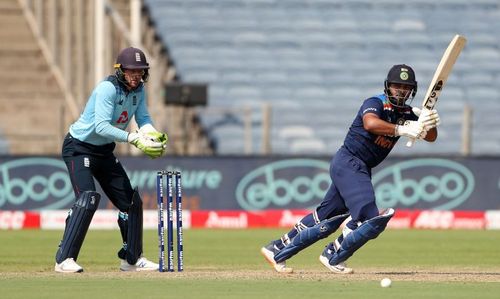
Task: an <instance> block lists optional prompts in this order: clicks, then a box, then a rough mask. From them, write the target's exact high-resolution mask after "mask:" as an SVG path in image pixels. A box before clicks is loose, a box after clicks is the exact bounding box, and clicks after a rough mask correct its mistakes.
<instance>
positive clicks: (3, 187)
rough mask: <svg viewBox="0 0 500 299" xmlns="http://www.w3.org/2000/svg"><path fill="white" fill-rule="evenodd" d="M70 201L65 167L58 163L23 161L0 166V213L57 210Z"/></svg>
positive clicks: (68, 182)
mask: <svg viewBox="0 0 500 299" xmlns="http://www.w3.org/2000/svg"><path fill="white" fill-rule="evenodd" d="M30 173H35V175H31V176H30ZM73 200H74V196H73V190H72V187H71V182H70V180H69V177H68V173H67V171H66V166H65V165H64V162H62V161H60V160H57V159H50V158H26V159H16V160H10V161H7V162H4V163H1V164H0V209H5V208H15V207H16V206H23V205H24V206H23V207H22V208H23V209H33V210H35V209H42V208H44V209H57V208H61V207H65V206H66V205H67V204H68V203H71V202H72V201H73ZM28 201H31V202H28Z"/></svg>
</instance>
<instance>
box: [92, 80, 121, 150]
mask: <svg viewBox="0 0 500 299" xmlns="http://www.w3.org/2000/svg"><path fill="white" fill-rule="evenodd" d="M115 97H116V88H115V86H114V85H113V84H112V83H111V82H109V81H103V82H101V83H99V85H98V86H97V88H96V102H95V131H96V133H97V134H99V135H101V136H103V137H106V138H108V139H112V140H115V141H119V142H127V138H128V132H127V131H124V130H121V129H119V128H117V127H114V126H113V125H111V121H112V119H113V112H114V109H115V104H114V101H115Z"/></svg>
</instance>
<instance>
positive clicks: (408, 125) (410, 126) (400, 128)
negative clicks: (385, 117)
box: [394, 120, 427, 139]
mask: <svg viewBox="0 0 500 299" xmlns="http://www.w3.org/2000/svg"><path fill="white" fill-rule="evenodd" d="M394 135H395V136H406V137H410V138H413V139H424V138H425V136H427V130H425V127H424V124H423V123H421V122H420V121H413V120H407V121H406V122H405V123H404V125H396V127H395V128H394Z"/></svg>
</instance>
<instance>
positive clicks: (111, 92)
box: [69, 76, 152, 145]
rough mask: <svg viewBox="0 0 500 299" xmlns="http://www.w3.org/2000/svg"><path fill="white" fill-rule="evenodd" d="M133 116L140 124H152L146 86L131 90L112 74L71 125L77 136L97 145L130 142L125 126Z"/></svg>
mask: <svg viewBox="0 0 500 299" xmlns="http://www.w3.org/2000/svg"><path fill="white" fill-rule="evenodd" d="M132 116H135V121H136V122H137V124H138V126H139V127H142V126H144V125H145V124H152V121H151V117H150V115H149V112H148V109H147V106H146V93H145V90H144V86H143V85H141V86H139V87H138V88H136V89H135V90H131V91H128V90H127V89H126V88H125V86H123V84H121V83H119V82H118V81H117V80H116V77H114V76H110V77H108V79H107V80H105V81H102V82H101V83H99V84H98V85H97V86H96V88H95V89H94V91H93V92H92V94H91V96H90V97H89V99H88V101H87V105H86V106H85V109H84V111H83V113H82V114H81V115H80V118H79V119H78V120H77V121H76V122H75V123H73V124H72V125H71V126H70V128H69V133H70V134H71V135H72V136H73V138H76V139H78V140H80V141H83V142H86V143H90V144H93V145H104V144H109V143H112V142H114V141H118V142H127V137H128V132H127V131H125V128H127V126H128V124H129V122H130V120H131V119H132Z"/></svg>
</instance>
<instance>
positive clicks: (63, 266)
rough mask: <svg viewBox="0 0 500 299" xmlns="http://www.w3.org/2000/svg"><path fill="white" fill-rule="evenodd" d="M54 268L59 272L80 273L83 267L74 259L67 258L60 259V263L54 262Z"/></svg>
mask: <svg viewBox="0 0 500 299" xmlns="http://www.w3.org/2000/svg"><path fill="white" fill-rule="evenodd" d="M54 270H55V271H56V272H59V273H81V272H83V268H82V267H80V265H78V264H77V263H76V262H75V260H74V259H73V258H72V257H71V258H67V259H65V260H64V261H62V262H61V263H60V264H58V263H57V262H56V265H55V267H54Z"/></svg>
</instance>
